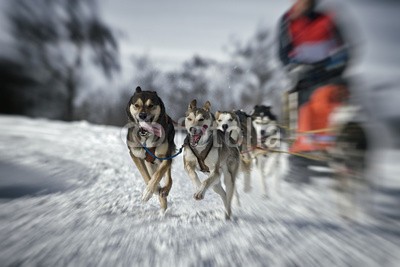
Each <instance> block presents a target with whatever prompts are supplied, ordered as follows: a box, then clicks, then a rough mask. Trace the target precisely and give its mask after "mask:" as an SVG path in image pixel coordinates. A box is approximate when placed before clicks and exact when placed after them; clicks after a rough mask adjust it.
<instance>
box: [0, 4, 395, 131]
mask: <svg viewBox="0 0 400 267" xmlns="http://www.w3.org/2000/svg"><path fill="white" fill-rule="evenodd" d="M291 4H292V1H290V0H281V1H270V0H253V1H236V2H232V1H228V0H220V1H209V0H207V1H201V2H198V1H183V0H171V1H168V2H166V1H136V0H134V1H128V0H115V1H111V0H104V1H96V0H80V1H77V0H57V1H49V0H34V1H32V0H14V1H6V0H3V1H1V4H0V5H1V17H0V21H1V24H0V25H1V32H0V47H1V51H0V77H1V78H0V79H1V82H0V84H1V88H0V90H1V100H0V101H1V103H0V112H1V113H6V114H20V115H27V116H31V117H45V118H50V119H57V120H67V121H71V120H87V121H89V122H93V123H98V124H111V125H123V124H124V123H125V122H126V116H125V114H124V107H125V105H126V103H127V100H128V97H129V96H130V95H131V94H132V91H133V88H135V87H136V86H137V85H141V86H142V88H144V89H147V90H156V91H158V92H159V94H161V96H162V97H163V99H165V102H166V106H167V109H168V112H169V113H170V114H171V115H172V117H173V118H176V119H177V118H178V117H180V116H182V115H183V114H184V110H185V108H186V105H187V102H188V99H192V98H198V99H199V100H200V101H202V100H205V99H212V100H214V101H215V100H217V101H216V102H217V103H218V104H217V105H214V106H216V107H218V109H232V108H242V109H244V110H247V111H250V109H251V108H252V107H253V106H254V105H255V104H261V103H263V104H274V108H275V110H276V112H277V113H279V111H278V110H279V107H276V105H277V103H280V95H281V93H282V92H283V91H284V90H286V89H287V88H288V86H289V85H288V82H287V80H286V78H285V76H284V75H282V71H281V69H280V65H279V64H277V60H276V28H277V24H278V20H279V18H280V16H282V14H283V13H284V12H285V11H286V10H287V9H288V8H289V7H290V5H291ZM322 4H323V5H327V6H329V7H331V8H334V9H335V10H336V13H337V16H338V18H339V19H340V22H341V23H342V24H343V25H342V26H344V27H343V28H344V29H346V34H347V37H348V38H349V39H350V40H351V42H352V44H353V46H354V50H355V53H354V55H355V60H354V61H353V62H354V64H353V66H352V67H351V68H350V69H349V71H348V73H350V75H353V76H356V77H357V78H359V79H358V80H359V81H362V83H363V84H362V85H360V86H359V87H362V89H361V88H360V90H361V91H362V93H361V95H362V97H364V98H365V101H371V98H375V97H377V98H379V99H377V100H379V103H378V102H376V101H375V100H374V101H373V102H376V103H374V104H376V106H374V107H373V109H375V110H379V109H384V107H388V108H393V107H392V106H393V105H392V106H391V105H390V104H389V105H388V103H384V104H382V103H381V102H385V101H389V103H394V102H395V103H397V100H396V101H394V102H393V98H391V97H389V100H386V99H383V98H384V96H383V95H382V94H383V93H378V92H376V93H377V94H378V95H377V96H373V97H371V96H370V92H372V91H374V89H377V90H379V91H381V88H386V89H388V90H389V91H390V88H392V87H396V85H397V84H398V81H399V78H398V71H399V66H400V57H399V55H400V54H399V53H397V52H396V50H397V45H398V41H399V38H400V36H399V35H398V32H399V31H400V23H399V18H398V15H397V14H398V10H399V3H398V1H395V0H393V1H389V0H384V1H372V0H364V1H361V0H351V1H344V0H336V1H335V0H330V1H322ZM382 90H383V89H382ZM385 91H387V90H385ZM396 95H397V94H396ZM390 101H392V102H390ZM395 103H394V106H397V105H396V104H395ZM369 104H370V103H369ZM382 112H386V111H383V110H382ZM374 113H375V112H374ZM386 113H388V114H387V115H390V116H391V115H392V113H396V112H394V111H392V110H388V111H387V112H386ZM389 113H390V114H389Z"/></svg>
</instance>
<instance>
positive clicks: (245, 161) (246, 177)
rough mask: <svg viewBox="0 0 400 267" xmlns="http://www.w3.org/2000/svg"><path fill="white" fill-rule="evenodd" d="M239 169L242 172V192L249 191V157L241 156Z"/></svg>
mask: <svg viewBox="0 0 400 267" xmlns="http://www.w3.org/2000/svg"><path fill="white" fill-rule="evenodd" d="M241 169H242V172H243V177H244V189H243V191H244V192H246V193H247V192H250V191H251V176H250V172H251V159H250V158H247V157H246V158H243V157H242V159H241Z"/></svg>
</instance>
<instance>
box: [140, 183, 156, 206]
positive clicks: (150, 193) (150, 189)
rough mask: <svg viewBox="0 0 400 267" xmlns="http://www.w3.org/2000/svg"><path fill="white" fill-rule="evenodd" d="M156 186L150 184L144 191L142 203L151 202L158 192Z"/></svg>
mask: <svg viewBox="0 0 400 267" xmlns="http://www.w3.org/2000/svg"><path fill="white" fill-rule="evenodd" d="M156 188H157V187H156V186H153V185H151V184H148V185H147V187H146V189H145V190H144V191H143V194H142V201H143V202H147V201H149V200H150V198H151V197H152V196H153V194H154V192H155V191H156Z"/></svg>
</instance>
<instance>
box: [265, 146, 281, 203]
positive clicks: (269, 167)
mask: <svg viewBox="0 0 400 267" xmlns="http://www.w3.org/2000/svg"><path fill="white" fill-rule="evenodd" d="M278 156H279V155H278V154H276V153H272V154H270V155H269V156H268V158H267V162H266V166H265V169H264V170H265V177H264V179H263V180H262V181H264V183H263V188H264V192H263V193H264V196H265V197H269V194H270V193H268V188H267V184H266V183H267V182H266V179H268V180H269V181H270V182H271V180H273V179H271V178H272V177H273V176H274V175H275V174H276V172H275V169H276V168H277V165H278ZM274 178H275V177H274ZM269 188H271V184H270V186H269Z"/></svg>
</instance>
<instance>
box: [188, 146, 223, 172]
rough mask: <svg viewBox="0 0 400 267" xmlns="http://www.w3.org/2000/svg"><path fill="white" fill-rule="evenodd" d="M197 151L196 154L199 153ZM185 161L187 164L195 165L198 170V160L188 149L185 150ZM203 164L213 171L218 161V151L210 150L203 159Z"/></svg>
mask: <svg viewBox="0 0 400 267" xmlns="http://www.w3.org/2000/svg"><path fill="white" fill-rule="evenodd" d="M200 152H201V151H199V152H198V153H200ZM184 157H185V160H186V161H189V162H193V163H195V164H196V168H197V169H198V170H200V165H199V161H198V158H197V157H196V155H195V154H194V153H193V152H192V151H191V150H190V148H189V149H185V154H184ZM203 161H204V163H205V164H206V165H207V167H208V168H209V169H210V170H211V169H214V168H215V166H216V165H217V164H218V162H219V161H220V159H219V157H218V149H215V148H212V149H211V150H210V152H209V153H208V155H207V157H206V158H205V159H203Z"/></svg>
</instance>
